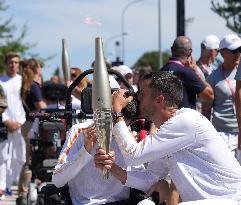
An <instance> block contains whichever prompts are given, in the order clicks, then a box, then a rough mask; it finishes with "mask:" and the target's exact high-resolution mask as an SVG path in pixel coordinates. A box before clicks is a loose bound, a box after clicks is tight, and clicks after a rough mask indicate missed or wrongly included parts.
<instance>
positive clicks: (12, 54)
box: [5, 52, 20, 63]
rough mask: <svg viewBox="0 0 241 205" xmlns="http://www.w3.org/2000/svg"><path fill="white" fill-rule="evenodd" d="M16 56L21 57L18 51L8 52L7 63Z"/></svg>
mask: <svg viewBox="0 0 241 205" xmlns="http://www.w3.org/2000/svg"><path fill="white" fill-rule="evenodd" d="M15 57H17V58H19V59H20V56H19V55H18V54H17V53H15V52H8V53H7V54H6V56H5V63H8V61H9V60H10V59H12V58H15Z"/></svg>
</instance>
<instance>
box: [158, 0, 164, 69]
mask: <svg viewBox="0 0 241 205" xmlns="http://www.w3.org/2000/svg"><path fill="white" fill-rule="evenodd" d="M158 48H159V59H160V60H159V68H162V66H163V59H162V57H163V56H162V47H161V0H158Z"/></svg>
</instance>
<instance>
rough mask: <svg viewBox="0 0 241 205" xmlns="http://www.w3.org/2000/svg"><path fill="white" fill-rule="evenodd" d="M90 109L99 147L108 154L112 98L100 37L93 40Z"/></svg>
mask: <svg viewBox="0 0 241 205" xmlns="http://www.w3.org/2000/svg"><path fill="white" fill-rule="evenodd" d="M92 108H93V113H94V122H95V127H96V133H97V138H98V143H99V146H100V147H101V148H102V149H104V150H105V151H106V153H108V152H109V150H110V142H111V137H112V98H111V88H110V83H109V75H108V72H107V68H106V64H105V60H104V54H103V47H102V40H101V38H100V37H97V38H96V39H95V65H94V73H93V84H92ZM103 178H104V179H108V178H109V171H108V170H103Z"/></svg>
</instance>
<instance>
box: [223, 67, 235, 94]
mask: <svg viewBox="0 0 241 205" xmlns="http://www.w3.org/2000/svg"><path fill="white" fill-rule="evenodd" d="M221 71H222V73H223V78H224V80H225V81H226V83H227V85H228V87H229V90H230V91H231V94H232V97H233V99H235V91H234V90H233V88H232V85H231V82H230V80H229V79H228V78H227V76H226V75H225V73H224V69H223V66H222V67H221Z"/></svg>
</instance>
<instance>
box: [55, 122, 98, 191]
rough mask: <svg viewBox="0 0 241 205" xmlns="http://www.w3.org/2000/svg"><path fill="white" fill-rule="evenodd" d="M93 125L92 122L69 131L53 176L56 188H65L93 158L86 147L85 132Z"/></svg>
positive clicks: (78, 125)
mask: <svg viewBox="0 0 241 205" xmlns="http://www.w3.org/2000/svg"><path fill="white" fill-rule="evenodd" d="M91 124H92V122H85V123H80V124H77V125H74V126H73V127H72V128H71V129H70V130H69V131H68V133H67V138H66V141H65V143H64V146H63V148H62V151H61V153H60V156H59V159H58V163H57V165H56V166H55V170H54V173H53V176H52V181H53V183H54V184H55V186H57V187H61V186H64V185H65V184H66V183H68V182H69V181H70V180H71V179H73V178H74V177H75V176H76V175H77V174H78V173H79V172H80V171H81V169H82V168H83V167H84V166H85V165H86V164H87V163H88V162H89V161H90V160H91V159H92V158H93V157H92V156H91V155H90V154H89V153H88V152H87V151H86V149H85V147H84V130H85V128H87V127H88V126H90V125H91Z"/></svg>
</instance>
